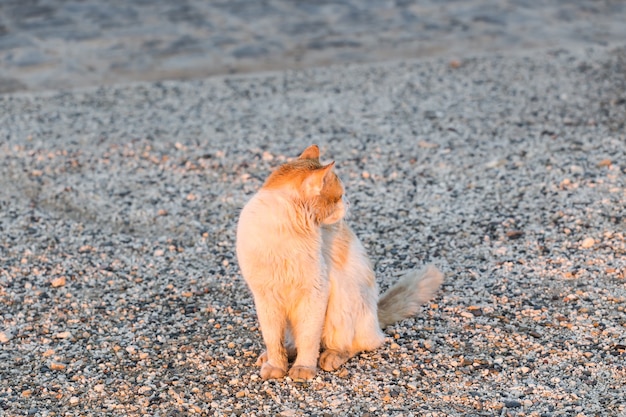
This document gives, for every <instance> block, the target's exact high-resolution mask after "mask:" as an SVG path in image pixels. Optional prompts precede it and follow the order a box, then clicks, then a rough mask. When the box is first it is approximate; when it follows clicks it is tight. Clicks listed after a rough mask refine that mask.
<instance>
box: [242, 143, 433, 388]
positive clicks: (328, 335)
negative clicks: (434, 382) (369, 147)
mask: <svg viewBox="0 0 626 417" xmlns="http://www.w3.org/2000/svg"><path fill="white" fill-rule="evenodd" d="M343 191H344V190H343V185H342V184H341V181H340V180H339V178H338V177H337V175H336V174H335V173H334V171H333V163H331V164H328V165H322V164H320V162H319V149H318V147H317V146H316V145H313V146H310V147H309V148H307V149H306V150H305V151H304V152H303V153H302V155H300V157H299V158H298V159H296V160H294V161H292V162H288V163H287V164H284V165H282V166H281V167H279V168H278V169H277V170H276V171H274V172H273V173H272V174H271V175H270V176H269V177H268V179H267V181H266V182H265V184H264V185H263V187H262V188H261V190H259V192H258V193H257V194H256V195H254V196H253V197H252V199H251V200H250V201H249V202H248V203H247V204H246V205H245V207H244V208H243V210H242V212H241V216H240V218H239V224H238V227H237V257H238V260H239V266H240V268H241V272H242V274H243V277H244V279H245V280H246V282H247V284H248V286H249V287H250V290H251V291H252V294H253V295H254V302H255V305H256V309H257V315H258V318H259V322H260V325H261V331H262V334H263V339H264V342H265V346H266V351H265V352H264V353H263V354H261V356H260V357H259V361H258V362H259V363H260V364H261V377H262V378H263V379H269V378H281V377H283V376H284V375H285V374H286V373H287V365H288V358H295V362H294V364H293V366H292V368H291V369H290V371H289V376H290V377H291V378H293V379H310V378H312V377H313V376H314V375H315V373H316V370H317V364H318V359H319V366H320V367H321V368H322V369H324V370H328V371H330V370H334V369H337V368H338V367H340V366H341V365H342V364H343V363H345V362H346V361H347V360H348V359H350V358H351V357H352V356H354V355H355V354H357V353H358V352H361V351H364V350H373V349H376V348H377V347H378V346H380V345H381V343H382V342H383V339H384V336H383V333H382V331H381V328H384V327H385V326H387V325H389V324H391V323H394V322H396V321H398V320H401V319H403V318H406V317H409V316H412V315H414V314H416V313H417V312H418V307H419V306H420V305H421V304H423V303H424V302H426V301H427V300H428V299H430V298H431V297H432V296H433V294H434V293H435V291H436V290H437V289H438V288H439V286H440V285H441V283H442V281H443V275H442V274H441V272H439V271H438V270H437V269H436V268H435V267H434V266H428V267H427V268H426V269H424V270H423V271H422V272H409V273H407V274H406V275H405V276H404V277H402V278H401V279H400V280H399V281H398V282H397V283H396V284H395V285H394V286H393V287H391V288H390V289H389V290H388V291H387V292H386V293H385V294H383V296H382V297H380V299H379V297H378V287H377V286H376V281H375V279H374V271H373V269H372V266H371V263H370V261H369V259H368V257H367V254H366V253H365V249H364V248H363V245H362V244H361V242H360V241H359V240H358V238H357V237H356V236H355V235H354V233H353V232H352V231H351V230H350V228H349V226H348V225H347V223H346V222H345V221H344V220H343V217H344V215H345V212H346V203H345V201H344V198H343ZM320 347H321V348H322V349H323V352H322V354H321V356H320V355H319V352H320ZM318 357H319V358H318Z"/></svg>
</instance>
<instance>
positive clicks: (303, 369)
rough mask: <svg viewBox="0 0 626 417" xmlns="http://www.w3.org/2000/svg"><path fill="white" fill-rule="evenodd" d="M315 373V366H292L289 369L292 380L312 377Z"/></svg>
mask: <svg viewBox="0 0 626 417" xmlns="http://www.w3.org/2000/svg"><path fill="white" fill-rule="evenodd" d="M316 373H317V368H316V367H315V366H294V367H292V368H291V369H290V370H289V377H290V378H291V379H293V380H294V381H304V380H307V379H313V377H314V376H315V374H316Z"/></svg>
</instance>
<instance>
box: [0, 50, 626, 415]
mask: <svg viewBox="0 0 626 417" xmlns="http://www.w3.org/2000/svg"><path fill="white" fill-rule="evenodd" d="M624 73H626V48H618V49H607V50H605V49H601V48H599V49H595V50H587V51H584V52H583V51H565V50H559V51H547V52H541V53H539V52H533V54H532V56H490V57H483V58H476V59H467V60H464V61H461V62H452V63H450V62H447V61H445V60H432V61H422V62H420V61H411V62H398V63H393V64H385V65H378V66H370V65H363V66H359V65H354V66H347V67H329V68H321V69H314V70H306V71H297V72H281V73H272V74H265V75H257V76H250V77H244V78H236V77H227V78H219V79H218V78H216V79H209V80H204V81H194V82H164V83H157V84H136V85H130V86H123V87H122V86H121V87H107V88H101V89H89V90H82V91H76V92H71V93H48V94H24V95H14V96H2V97H0V138H1V139H0V317H1V323H0V414H2V415H7V416H16V415H31V416H66V415H98V416H101V415H110V416H118V415H128V416H133V415H154V416H170V415H186V414H197V415H250V416H254V415H257V416H261V415H280V416H299V415H318V416H335V415H370V416H385V415H387V416H400V415H404V416H410V415H419V416H447V415H466V416H471V415H474V416H493V415H510V416H574V415H578V416H591V415H606V416H609V415H615V416H617V415H624V413H626V400H624V398H625V395H624V394H625V391H624V384H625V383H626V368H625V365H624V363H625V362H624V360H625V359H626V329H625V327H626V313H625V311H624V310H625V308H626V276H625V274H626V272H625V269H626V260H625V251H626V244H625V234H626V229H625V227H624V226H625V224H626V209H625V207H626V187H625V185H626V179H625V174H626V162H625V161H626V136H625V133H624V132H625V127H624V124H625V122H626V93H625V91H626V81H625V79H624ZM311 143H318V144H320V146H321V148H322V153H323V158H326V159H327V160H330V159H333V160H335V161H337V171H338V173H339V174H340V176H341V177H342V179H343V181H344V183H345V185H346V188H347V193H348V196H349V198H350V201H351V203H352V212H351V218H350V223H351V225H352V226H353V227H354V229H355V231H356V232H357V234H358V235H359V236H360V238H361V239H362V240H363V242H364V244H365V246H366V248H367V249H368V252H369V253H370V255H371V257H372V259H373V261H374V262H375V264H376V272H377V277H378V282H379V284H380V286H381V288H382V289H385V288H387V287H388V286H389V285H390V284H391V283H392V282H393V280H394V279H396V277H397V276H398V275H399V274H400V273H401V271H403V270H405V269H408V268H413V267H416V266H419V265H421V264H422V263H425V262H433V263H435V264H437V265H439V267H440V268H441V269H442V270H443V271H444V272H445V274H446V283H445V284H444V287H443V289H442V290H441V291H440V293H439V295H438V296H437V298H436V299H434V300H433V301H432V302H431V303H429V304H428V305H426V306H424V308H423V312H422V314H421V315H420V316H419V317H416V318H413V319H408V320H405V321H403V322H401V323H398V324H397V325H394V326H391V327H390V328H388V329H386V334H387V335H388V341H387V343H385V345H384V347H382V348H380V349H378V350H377V351H375V352H370V353H364V354H361V355H359V356H357V357H356V358H354V359H352V360H351V361H350V362H348V364H346V366H345V367H343V368H342V369H340V370H338V371H336V372H333V373H327V372H320V373H319V374H318V376H317V377H316V379H314V380H313V381H311V382H308V383H295V382H293V381H290V380H289V379H288V378H287V379H285V380H279V381H262V380H260V378H259V377H258V369H257V368H256V367H255V366H254V362H255V360H256V357H257V355H258V353H259V352H260V350H261V349H262V343H261V338H260V333H259V330H258V327H257V321H256V318H255V311H254V305H253V301H252V298H251V296H250V293H249V292H248V290H247V288H246V287H245V284H244V283H243V280H242V279H241V278H240V275H239V270H238V267H237V265H236V259H235V256H234V229H235V224H236V220H237V216H238V212H239V209H240V208H241V207H242V206H243V204H244V203H245V202H246V200H247V199H248V198H249V197H250V195H251V194H252V193H253V192H255V191H256V190H257V189H258V188H259V186H260V185H261V183H262V181H263V179H264V178H265V176H266V175H267V174H268V172H269V171H270V169H271V168H272V167H275V166H276V165H278V164H280V163H281V162H282V161H284V160H286V159H287V158H289V157H294V156H296V155H298V153H299V152H301V151H302V150H303V149H304V148H305V147H306V146H308V145H309V144H311Z"/></svg>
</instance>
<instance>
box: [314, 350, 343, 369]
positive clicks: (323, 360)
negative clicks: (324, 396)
mask: <svg viewBox="0 0 626 417" xmlns="http://www.w3.org/2000/svg"><path fill="white" fill-rule="evenodd" d="M348 359H350V354H349V353H348V352H341V351H338V350H332V349H328V350H325V351H324V352H322V354H321V355H320V368H322V369H323V370H325V371H334V370H335V369H339V367H340V366H341V365H343V364H344V363H346V362H347V361H348Z"/></svg>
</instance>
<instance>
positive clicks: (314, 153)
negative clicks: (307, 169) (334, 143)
mask: <svg viewBox="0 0 626 417" xmlns="http://www.w3.org/2000/svg"><path fill="white" fill-rule="evenodd" d="M298 159H316V160H318V161H319V160H320V148H319V147H318V146H317V145H311V146H309V147H308V148H306V149H305V150H304V152H302V153H301V154H300V156H299V157H298Z"/></svg>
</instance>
